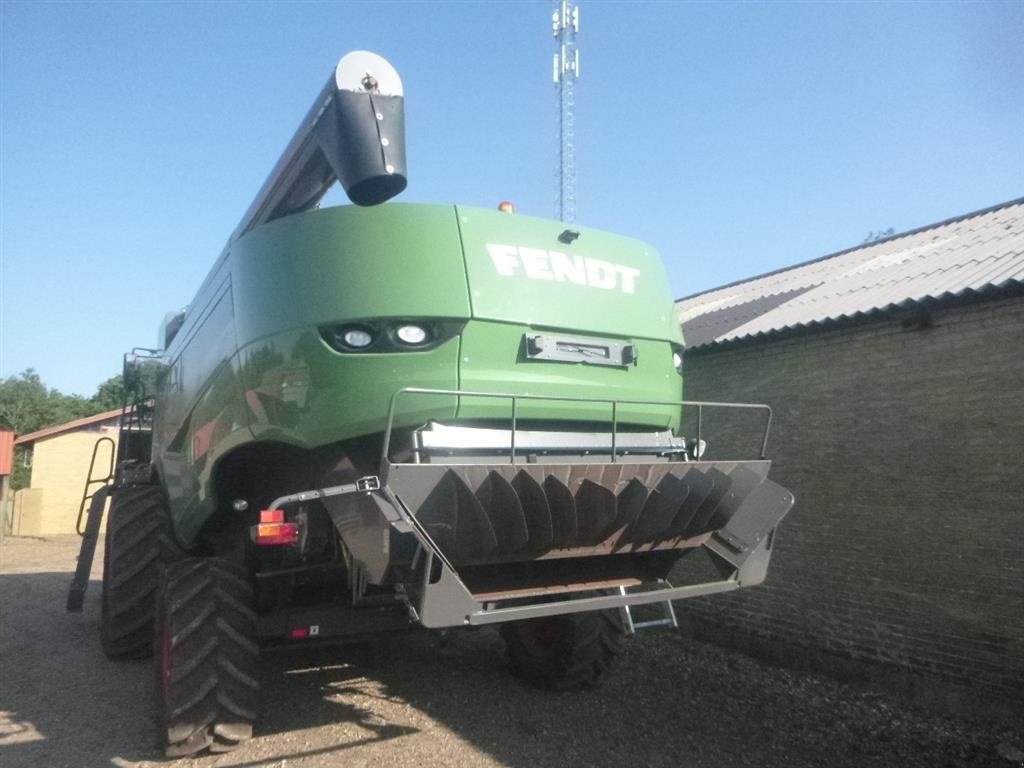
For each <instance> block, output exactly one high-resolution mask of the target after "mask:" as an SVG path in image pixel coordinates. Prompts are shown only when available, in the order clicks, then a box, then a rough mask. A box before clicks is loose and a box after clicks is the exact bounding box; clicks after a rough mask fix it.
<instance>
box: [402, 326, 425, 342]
mask: <svg viewBox="0 0 1024 768" xmlns="http://www.w3.org/2000/svg"><path fill="white" fill-rule="evenodd" d="M395 336H397V337H398V340H399V341H401V342H402V343H403V344H409V345H412V346H416V345H418V344H422V343H423V342H425V341H426V340H427V329H426V328H424V327H422V326H420V325H400V326H398V328H397V329H395Z"/></svg>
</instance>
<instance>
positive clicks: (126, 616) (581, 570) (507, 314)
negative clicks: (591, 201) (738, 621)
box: [69, 52, 793, 756]
mask: <svg viewBox="0 0 1024 768" xmlns="http://www.w3.org/2000/svg"><path fill="white" fill-rule="evenodd" d="M402 93H403V92H402V84H401V80H400V79H399V77H398V74H397V73H396V72H395V71H394V69H393V68H392V67H391V65H390V64H388V62H386V61H385V60H384V59H381V58H380V57H379V56H376V55H375V54H370V53H367V52H355V53H352V54H349V55H347V56H345V57H344V58H342V60H341V61H340V62H339V64H338V65H337V67H336V68H335V69H334V71H333V72H332V73H331V76H330V78H329V80H328V82H327V84H326V85H325V86H324V88H323V89H321V91H320V92H319V94H318V95H317V97H316V99H315V101H314V103H313V105H312V107H311V108H310V110H309V111H308V113H307V114H306V116H305V117H304V119H303V120H302V122H301V124H300V125H299V128H298V130H297V131H296V133H295V135H294V137H293V138H292V140H291V141H290V142H289V144H288V146H287V148H286V149H285V151H284V153H283V154H282V156H281V158H280V159H279V160H278V162H277V164H276V165H275V166H274V169H273V170H272V171H271V173H270V176H269V177H268V178H267V181H266V182H265V183H264V185H263V186H262V188H261V189H260V190H259V192H258V193H257V195H256V197H255V199H254V200H253V202H252V204H251V205H250V207H249V209H248V210H247V211H246V213H245V215H244V216H243V218H242V220H241V222H240V223H239V224H238V226H237V227H236V229H235V230H234V232H233V233H232V235H231V237H230V238H229V240H228V243H227V245H226V246H225V248H224V250H223V252H222V253H221V255H220V257H219V258H218V259H217V260H216V262H215V263H214V266H213V268H212V269H211V271H210V273H209V275H208V276H207V278H206V280H205V281H204V282H203V284H202V286H201V287H200V288H199V290H198V292H197V293H196V295H195V297H194V298H193V300H192V302H191V303H190V305H189V306H188V308H187V309H185V310H184V311H181V312H173V313H170V314H169V315H168V316H167V318H166V319H165V321H164V324H163V326H162V328H161V330H160V340H159V346H160V349H159V350H151V351H149V352H148V353H147V354H145V355H142V356H141V357H140V356H138V355H133V356H132V358H131V360H134V361H135V362H131V360H130V361H129V362H128V363H127V365H126V370H125V380H126V382H134V383H136V384H138V385H139V386H140V389H138V390H137V396H136V397H135V398H134V399H135V407H134V408H131V407H126V408H125V411H124V413H125V418H124V420H123V421H124V423H123V424H122V433H121V438H120V439H121V451H120V453H119V457H120V458H121V459H123V461H121V463H120V465H119V466H118V468H117V472H116V475H115V479H114V481H113V482H112V483H111V484H110V485H109V486H107V487H104V488H103V489H101V490H100V491H98V492H96V493H95V494H94V495H93V501H92V504H91V506H90V511H89V518H88V522H87V524H86V527H85V532H86V535H85V541H84V543H83V548H82V555H81V557H80V563H79V569H78V575H77V576H76V579H75V582H74V583H73V587H72V594H71V595H70V597H69V610H81V608H82V604H83V601H82V598H83V597H84V593H85V588H86V585H87V584H88V573H89V568H90V565H91V558H92V546H93V544H94V543H95V541H96V536H97V535H98V532H99V530H100V521H101V517H102V515H103V511H104V501H105V499H106V497H107V496H108V495H109V498H110V511H109V516H108V522H107V530H106V539H105V542H106V543H105V549H104V576H103V595H102V603H101V605H102V608H101V620H100V629H101V640H102V644H103V649H104V651H105V652H106V654H107V655H108V656H109V657H110V658H113V659H120V658H132V657H136V656H141V655H146V654H148V653H150V652H154V654H155V656H156V671H157V676H156V677H157V680H158V697H157V699H158V702H159V708H158V719H159V721H160V728H161V730H162V731H163V733H164V735H165V743H166V751H167V754H168V755H171V756H175V755H183V754H191V753H195V752H198V751H201V750H203V749H207V748H209V749H210V750H212V751H224V750H227V749H232V748H233V747H235V746H238V745H239V744H241V743H242V742H243V741H245V740H246V739H248V738H249V737H250V736H251V734H252V723H253V721H254V719H255V716H256V715H255V713H256V711H257V709H258V692H259V675H258V653H259V648H260V645H261V644H282V643H283V644H291V645H301V644H303V643H307V642H309V641H310V640H324V639H328V638H332V637H333V638H338V637H342V636H357V635H366V634H368V633H375V632H383V631H391V630H402V629H410V628H413V627H417V626H426V627H431V628H440V627H457V626H466V625H485V624H500V631H501V634H502V636H503V637H504V638H505V641H506V644H507V647H508V652H509V656H510V658H511V661H512V667H513V669H514V670H515V671H516V672H517V673H518V674H520V675H521V676H523V677H524V678H526V679H527V680H529V681H530V682H532V683H535V684H537V685H539V686H541V687H548V688H578V687H581V686H587V685H592V684H595V683H596V682H598V680H599V679H600V677H601V676H602V675H603V674H604V673H605V672H606V671H607V670H608V668H609V666H610V664H611V662H612V659H613V657H614V655H615V653H616V652H617V650H618V648H619V644H620V642H621V639H622V637H623V635H624V634H625V633H626V632H628V631H629V630H630V629H632V628H633V620H632V614H631V613H630V610H631V607H632V606H636V605H641V604H646V603H662V604H664V606H665V607H666V613H667V614H668V615H669V616H672V617H674V614H673V613H672V608H671V605H672V603H671V601H673V600H678V599H682V598H686V597H694V596H697V595H706V594H710V593H714V592H724V591H727V590H731V589H736V588H738V587H743V586H750V585H754V584H758V583H760V582H761V581H762V580H763V579H764V577H765V573H766V568H767V566H768V561H769V558H770V556H771V548H772V537H773V533H774V530H775V527H776V525H777V524H778V523H779V521H780V520H781V519H782V517H783V516H784V515H785V514H786V512H787V510H788V509H789V508H790V506H791V505H792V503H793V497H792V495H791V494H790V493H789V492H788V491H786V490H785V489H784V488H781V487H779V486H778V485H776V484H775V483H774V482H773V481H771V480H769V479H768V477H767V475H768V468H769V462H768V461H767V459H766V458H765V446H766V443H767V438H768V428H769V426H770V420H771V411H770V410H769V409H768V408H767V406H758V405H742V404H719V403H685V402H683V401H681V400H680V398H681V397H682V387H683V360H682V355H683V338H682V334H681V331H680V328H679V325H678V323H677V322H676V321H675V318H674V314H673V311H672V302H671V295H670V293H669V289H668V283H667V280H666V277H665V274H664V268H663V266H662V265H661V262H660V259H659V258H658V255H657V252H656V250H655V249H654V248H653V247H651V246H649V245H647V244H646V243H643V242H641V241H638V240H634V239H631V238H625V237H621V236H618V235H614V234H611V233H608V232H601V231H599V230H596V229H591V228H587V227H576V226H575V225H573V226H572V227H571V228H567V227H566V225H565V224H563V223H562V222H557V221H549V220H544V219H539V218H532V217H528V216H520V215H510V214H509V213H506V212H497V211H493V210H484V209H478V208H468V207H464V206H446V205H418V204H417V205H410V204H395V203H388V204H387V205H383V204H382V203H385V202H386V201H388V200H389V199H390V198H392V197H393V196H395V195H397V194H398V193H399V192H401V191H402V190H403V189H404V188H405V184H406V170H405V147H404V132H405V129H404V108H403V95H402ZM336 182H337V183H340V185H341V186H342V187H343V188H344V189H345V191H346V193H347V194H348V195H349V197H350V199H351V200H352V201H353V202H354V203H356V204H357V205H356V206H339V207H334V208H325V209H322V210H321V209H318V206H319V204H320V201H321V200H322V199H323V197H324V195H325V194H326V193H327V191H328V189H329V188H330V187H331V186H332V185H333V184H334V183H336ZM136 358H138V360H136ZM143 363H144V367H145V370H146V371H148V372H150V373H152V372H153V371H155V372H156V373H155V375H154V376H149V375H148V374H147V375H143V374H142V366H143ZM144 381H145V382H148V383H150V384H152V385H153V386H152V388H149V389H145V391H143V389H142V388H141V384H142V382H144ZM687 408H688V409H691V411H692V410H695V411H696V430H695V434H685V433H684V431H683V429H682V425H683V411H684V409H687ZM708 409H734V410H735V409H745V410H747V411H750V410H751V409H754V410H755V411H756V410H758V409H760V410H761V411H762V412H763V414H764V417H765V427H764V435H763V436H762V440H761V450H760V452H759V455H758V456H757V457H756V458H753V459H749V460H743V457H736V459H737V460H734V461H707V460H705V459H704V458H702V457H703V456H704V451H703V445H704V440H703V438H704V435H703V434H702V430H701V424H702V419H701V415H702V413H703V412H704V411H705V410H708ZM133 425H134V426H133ZM709 439H710V440H711V441H713V440H714V439H715V436H714V435H711V436H709ZM700 551H703V552H706V553H708V555H709V556H710V559H711V562H712V563H713V565H714V568H712V569H711V573H709V574H707V575H694V574H692V573H687V574H686V578H687V579H690V580H688V581H685V582H678V583H670V582H671V581H672V580H674V579H676V578H677V576H676V572H675V571H673V566H674V565H675V564H676V563H677V562H678V561H679V560H680V559H682V558H684V557H686V556H688V555H690V554H692V553H696V552H700ZM682 570H686V569H682ZM703 570H704V571H705V572H706V571H707V570H708V569H706V568H705V569H703ZM673 621H674V618H673ZM637 626H640V625H639V624H638V625H637Z"/></svg>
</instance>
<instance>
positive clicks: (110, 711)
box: [0, 573, 416, 768]
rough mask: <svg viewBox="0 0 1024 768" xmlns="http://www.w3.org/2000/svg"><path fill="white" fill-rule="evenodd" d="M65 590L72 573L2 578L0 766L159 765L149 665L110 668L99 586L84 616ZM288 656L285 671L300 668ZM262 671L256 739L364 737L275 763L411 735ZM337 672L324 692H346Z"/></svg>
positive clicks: (271, 664) (289, 674) (295, 680)
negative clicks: (320, 731)
mask: <svg viewBox="0 0 1024 768" xmlns="http://www.w3.org/2000/svg"><path fill="white" fill-rule="evenodd" d="M70 581H71V574H70V573H31V574H2V575H0V765H2V766H4V768H22V766H25V767H28V766H32V767H33V768H35V767H38V766H47V768H49V767H50V766H69V768H70V767H73V768H89V767H91V766H124V765H126V764H130V763H133V762H138V761H162V760H163V756H162V753H161V752H160V750H158V749H157V748H156V730H155V726H154V724H153V712H154V700H153V689H152V669H151V661H150V660H148V659H145V660H140V661H127V662H112V661H109V660H108V659H107V658H106V657H105V656H104V655H103V650H102V648H101V647H100V643H99V627H98V617H99V595H100V583H99V582H98V581H96V580H93V581H90V583H89V589H88V593H87V599H86V604H85V610H84V611H83V613H82V614H68V613H66V612H65V610H64V603H65V599H66V597H67V588H68V585H69V584H70ZM289 656H290V659H289V661H290V662H294V661H295V660H296V659H297V658H298V657H297V656H295V655H293V654H290V655H289ZM265 666H266V667H267V674H265V678H266V686H265V691H264V694H265V695H264V705H265V707H268V708H271V709H272V712H271V713H269V715H268V716H265V717H264V718H263V722H262V723H261V726H262V727H260V729H259V734H258V735H259V736H262V737H266V736H271V735H273V734H281V733H285V732H288V731H291V730H302V729H314V728H317V727H318V726H322V725H326V724H332V725H335V724H339V723H348V724H352V725H355V726H358V728H359V730H360V732H361V733H362V735H361V736H360V738H358V739H356V740H353V741H350V742H346V743H339V744H332V745H329V746H325V747H320V748H316V749H312V750H306V751H299V752H298V753H294V754H286V755H282V757H297V756H303V755H307V756H308V755H327V754H329V753H333V752H339V751H344V750H347V749H351V748H354V747H359V746H362V745H365V744H371V743H374V742H380V741H385V740H388V739H393V738H397V737H400V736H404V735H406V734H408V733H413V732H415V731H416V729H414V728H408V727H406V726H402V725H394V724H389V723H385V722H381V720H380V718H379V717H378V716H377V715H376V714H375V713H374V712H373V711H372V710H371V709H367V708H363V707H359V706H354V705H352V704H350V703H347V702H346V701H344V700H343V699H341V698H340V697H333V696H331V697H324V696H320V695H318V690H319V688H320V687H321V686H322V685H323V682H322V680H319V679H317V676H315V675H311V674H307V673H304V672H303V671H302V668H301V667H299V668H297V669H290V668H288V669H285V668H284V667H292V666H294V665H293V664H286V665H284V667H282V666H281V665H279V664H276V663H275V661H274V659H273V658H271V659H270V660H269V661H268V663H267V664H266V665H265ZM340 669H341V668H340V667H335V668H333V669H332V670H331V678H332V679H331V683H330V685H339V686H343V685H344V683H345V680H346V677H345V675H344V674H338V671H339V670H340ZM328 693H329V687H328ZM240 756H241V755H240ZM222 759H223V757H222ZM279 759H280V758H275V760H279ZM193 762H195V763H196V765H197V766H198V765H199V764H200V761H193ZM267 762H268V761H267V760H264V759H259V760H255V761H253V762H245V761H244V760H242V761H239V762H235V761H232V762H231V763H230V764H231V765H234V766H245V765H254V766H255V765H264V764H267ZM330 764H333V761H331V762H330Z"/></svg>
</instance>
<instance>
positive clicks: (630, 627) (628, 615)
mask: <svg viewBox="0 0 1024 768" xmlns="http://www.w3.org/2000/svg"><path fill="white" fill-rule="evenodd" d="M619 594H620V595H625V594H626V588H625V587H619ZM660 605H661V608H662V611H664V614H665V615H664V617H663V618H660V619H651V620H650V621H633V613H632V611H630V607H629V606H628V605H624V606H622V608H621V610H622V621H623V622H624V623H625V625H626V634H627V635H635V634H636V631H637V630H638V629H652V628H654V627H672V629H678V628H679V622H678V621H677V620H676V609H675V608H674V607H673V606H672V601H671V600H666V601H665V602H663V603H661V604H660Z"/></svg>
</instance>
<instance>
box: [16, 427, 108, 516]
mask: <svg viewBox="0 0 1024 768" xmlns="http://www.w3.org/2000/svg"><path fill="white" fill-rule="evenodd" d="M120 422H121V409H120V408H118V409H117V410H114V411H107V412H106V413H98V414H96V415H95V416H89V417H87V418H84V419H77V420H75V421H69V422H68V423H67V424H61V425H59V426H56V427H50V428H48V429H41V430H39V431H38V432H32V433H30V434H27V435H22V436H21V437H19V438H17V439H16V440H15V441H14V444H15V445H16V446H22V447H28V448H30V451H29V452H27V453H26V455H27V456H29V457H31V458H30V461H31V466H32V476H31V482H30V484H29V487H28V488H22V489H21V490H20V491H17V492H16V493H15V494H14V509H13V519H12V521H11V522H12V525H11V533H12V534H13V535H15V536H46V535H52V534H58V533H75V523H76V521H77V519H78V509H79V505H80V504H81V503H82V493H83V491H84V489H85V483H86V480H87V479H92V480H102V479H105V478H106V477H107V476H108V475H109V474H110V473H111V471H112V468H113V457H114V456H116V455H117V434H118V426H119V424H120ZM100 440H101V441H102V442H100V443H99V445H97V441H100ZM94 450H95V452H96V462H95V464H94V465H93V469H92V477H91V478H89V464H90V461H91V459H92V456H93V451H94ZM99 487H100V484H99V483H95V484H92V485H91V486H90V489H89V490H90V492H92V491H94V490H96V489H97V488H99ZM83 525H84V520H83Z"/></svg>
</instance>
